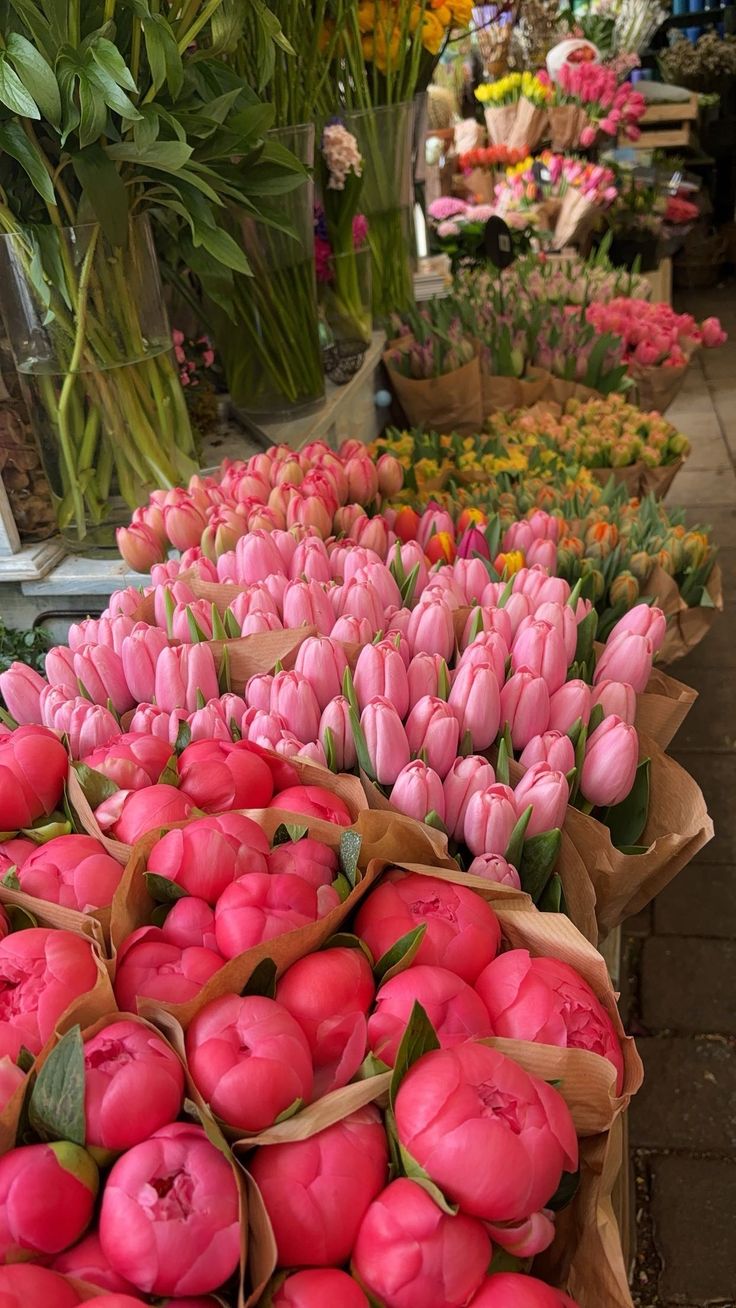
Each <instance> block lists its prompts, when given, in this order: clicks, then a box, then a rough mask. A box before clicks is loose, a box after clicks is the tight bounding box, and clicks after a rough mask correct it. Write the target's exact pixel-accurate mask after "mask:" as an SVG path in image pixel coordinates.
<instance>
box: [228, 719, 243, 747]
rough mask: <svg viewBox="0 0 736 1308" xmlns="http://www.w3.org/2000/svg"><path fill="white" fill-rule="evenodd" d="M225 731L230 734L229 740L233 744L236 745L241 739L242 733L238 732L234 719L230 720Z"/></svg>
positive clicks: (238, 728)
mask: <svg viewBox="0 0 736 1308" xmlns="http://www.w3.org/2000/svg"><path fill="white" fill-rule="evenodd" d="M227 729H228V731H229V732H230V738H231V740H232V741H233V743H234V744H236V745H237V743H238V741H239V740H242V739H243V733H242V731H241V730H240V727H239V726H238V724H237V722H236V721H235V718H231V719H230V721H229V722H228V724H227Z"/></svg>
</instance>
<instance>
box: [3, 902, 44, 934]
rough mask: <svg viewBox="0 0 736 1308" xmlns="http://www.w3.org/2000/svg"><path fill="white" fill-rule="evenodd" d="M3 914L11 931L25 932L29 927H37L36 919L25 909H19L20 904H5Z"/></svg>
mask: <svg viewBox="0 0 736 1308" xmlns="http://www.w3.org/2000/svg"><path fill="white" fill-rule="evenodd" d="M5 912H6V915H7V917H8V921H9V922H10V930H11V931H27V930H28V929H29V927H37V926H38V919H37V918H35V917H34V916H33V913H29V912H28V909H27V908H21V906H20V904H6V905H5Z"/></svg>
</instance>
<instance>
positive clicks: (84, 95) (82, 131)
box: [79, 76, 107, 148]
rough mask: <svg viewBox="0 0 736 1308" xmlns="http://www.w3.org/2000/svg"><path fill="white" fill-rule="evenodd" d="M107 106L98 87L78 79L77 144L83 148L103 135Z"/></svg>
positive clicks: (89, 81)
mask: <svg viewBox="0 0 736 1308" xmlns="http://www.w3.org/2000/svg"><path fill="white" fill-rule="evenodd" d="M106 127H107V105H106V103H105V97H104V95H103V93H102V91H101V90H100V88H99V87H98V86H95V84H94V83H93V82H92V81H91V80H90V79H89V77H86V76H83V77H80V79H79V144H80V145H81V146H82V147H83V148H84V147H85V146H87V145H92V144H93V142H94V141H97V140H99V138H100V137H101V136H103V135H104V133H105V129H106Z"/></svg>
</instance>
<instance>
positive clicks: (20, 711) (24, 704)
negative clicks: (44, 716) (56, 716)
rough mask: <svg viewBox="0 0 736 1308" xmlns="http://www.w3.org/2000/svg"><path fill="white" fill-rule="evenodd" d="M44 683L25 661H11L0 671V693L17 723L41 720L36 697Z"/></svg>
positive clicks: (39, 706) (39, 707)
mask: <svg viewBox="0 0 736 1308" xmlns="http://www.w3.org/2000/svg"><path fill="white" fill-rule="evenodd" d="M45 685H46V682H45V681H44V679H43V677H41V676H39V674H38V673H37V672H36V671H35V670H34V669H33V668H29V667H28V666H27V665H26V664H25V663H11V665H10V667H9V668H8V669H7V671H6V672H2V673H0V693H1V694H2V697H3V699H4V700H5V703H6V704H7V706H8V712H9V713H10V714H11V716H12V717H14V718H15V720H16V722H17V723H18V724H19V725H21V726H22V725H23V724H25V723H29V722H40V721H41V705H40V704H39V699H38V697H39V695H40V693H41V691H42V690H43V688H44V686H45Z"/></svg>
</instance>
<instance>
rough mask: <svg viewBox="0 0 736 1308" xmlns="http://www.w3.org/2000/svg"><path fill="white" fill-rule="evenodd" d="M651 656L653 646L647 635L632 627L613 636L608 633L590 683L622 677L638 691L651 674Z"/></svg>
mask: <svg viewBox="0 0 736 1308" xmlns="http://www.w3.org/2000/svg"><path fill="white" fill-rule="evenodd" d="M653 657H654V647H653V645H652V642H651V640H650V639H649V637H648V636H640V635H639V634H638V632H635V631H622V632H621V634H620V635H619V636H616V637H614V638H613V639H612V638H611V637H610V636H609V638H608V640H607V641H606V648H605V649H604V651H603V653H602V654H601V657H600V658H599V660H598V664H597V667H596V670H595V673H594V674H593V684H594V685H595V686H598V685H599V684H600V683H601V681H625V682H626V683H627V684H628V685H629V686H632V687H633V689H634V691H635V692H636V694H637V695H641V693H642V691H643V690H645V689H646V684H647V682H648V680H649V677H650V675H651V671H652V659H653Z"/></svg>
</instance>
